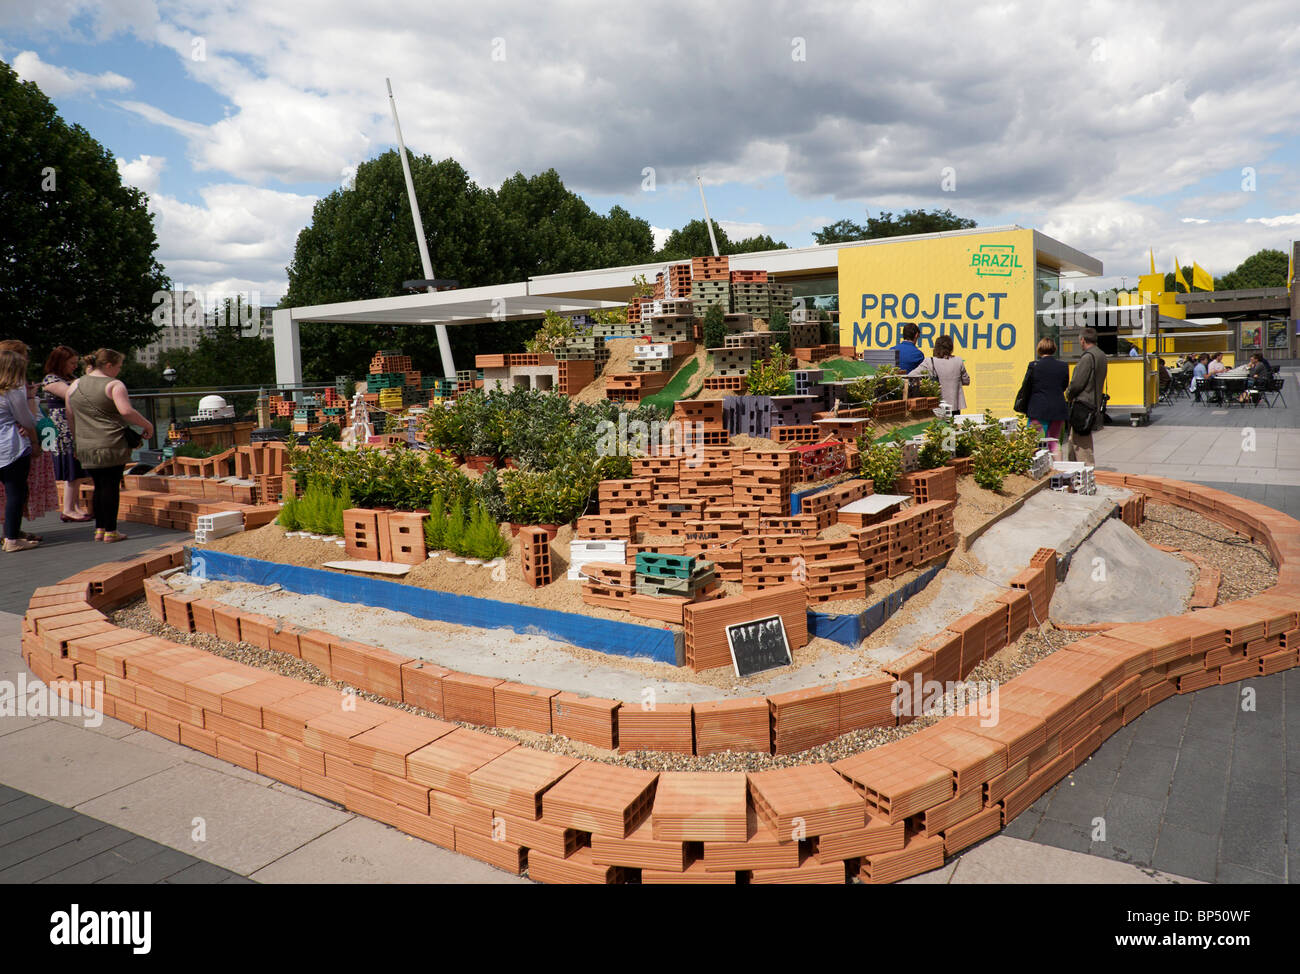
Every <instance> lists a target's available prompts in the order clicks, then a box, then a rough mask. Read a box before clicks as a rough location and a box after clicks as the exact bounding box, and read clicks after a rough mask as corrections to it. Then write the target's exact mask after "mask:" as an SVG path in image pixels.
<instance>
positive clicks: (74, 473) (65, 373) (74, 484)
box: [41, 345, 90, 521]
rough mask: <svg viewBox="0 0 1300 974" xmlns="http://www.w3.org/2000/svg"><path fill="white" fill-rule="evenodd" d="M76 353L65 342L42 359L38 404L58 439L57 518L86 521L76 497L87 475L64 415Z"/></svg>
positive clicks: (56, 445) (70, 427)
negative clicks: (60, 486) (59, 485)
mask: <svg viewBox="0 0 1300 974" xmlns="http://www.w3.org/2000/svg"><path fill="white" fill-rule="evenodd" d="M77 364H78V359H77V353H76V352H74V351H73V350H72V349H70V348H69V347H68V346H67V345H56V346H55V347H54V351H52V352H50V356H49V358H47V359H46V360H45V379H44V381H43V382H42V383H41V388H42V396H41V406H43V407H44V409H45V412H46V414H47V415H48V416H49V417H50V421H51V422H52V423H54V428H55V430H56V431H57V434H58V438H57V439H56V440H55V443H54V451H53V452H54V479H55V480H59V481H62V482H63V511H62V513H60V514H59V520H61V521H89V520H90V515H89V514H87V513H86V510H85V508H83V507H82V506H81V505H80V504H79V503H78V500H79V498H80V496H81V485H82V484H84V483H86V482H87V481H88V480H89V478H88V477H87V476H86V472H85V471H84V470H82V469H81V461H80V460H78V459H77V451H76V450H75V449H74V448H73V445H72V438H73V429H72V421H71V420H70V419H69V417H68V390H69V389H71V388H72V383H73V381H75V379H76V375H77Z"/></svg>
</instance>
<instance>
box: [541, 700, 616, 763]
mask: <svg viewBox="0 0 1300 974" xmlns="http://www.w3.org/2000/svg"><path fill="white" fill-rule="evenodd" d="M620 706H621V703H620V701H618V700H608V699H606V698H604V697H584V696H580V695H578V694H576V693H569V692H567V691H563V692H560V693H557V694H556V695H555V696H553V697H552V698H551V728H552V731H553V732H554V733H556V734H561V735H563V736H564V737H568V738H572V739H573V740H575V741H584V742H585V743H587V744H594V745H595V746H596V747H603V748H605V749H607V750H613V749H614V748H616V747H618V718H617V716H616V714H617V712H618V708H619V707H620Z"/></svg>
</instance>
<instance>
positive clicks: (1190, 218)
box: [1178, 216, 1210, 223]
mask: <svg viewBox="0 0 1300 974" xmlns="http://www.w3.org/2000/svg"><path fill="white" fill-rule="evenodd" d="M1178 222H1179V223H1209V222H1210V221H1209V220H1203V219H1200V218H1199V217H1194V216H1185V217H1183V218H1182V219H1181V220H1179V221H1178Z"/></svg>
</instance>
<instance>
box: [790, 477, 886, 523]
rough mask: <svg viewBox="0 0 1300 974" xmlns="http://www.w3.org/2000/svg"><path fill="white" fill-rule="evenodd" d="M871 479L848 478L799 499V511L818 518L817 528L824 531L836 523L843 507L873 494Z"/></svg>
mask: <svg viewBox="0 0 1300 974" xmlns="http://www.w3.org/2000/svg"><path fill="white" fill-rule="evenodd" d="M871 491H872V484H871V481H870V480H859V479H856V478H855V479H853V480H846V481H844V482H843V483H839V484H835V485H834V486H832V487H828V488H826V489H825V490H819V491H818V492H817V493H815V494H812V495H810V496H807V497H804V498H802V499H801V500H800V501H799V513H800V514H806V515H808V516H810V517H814V518H816V519H817V530H818V531H824V530H826V529H827V528H829V527H830V526H831V525H832V524H834V523H836V520H837V516H838V514H839V510H840V508H841V507H843V506H845V505H846V504H852V503H853V502H854V501H856V500H861V499H862V498H863V497H868V496H870V495H871Z"/></svg>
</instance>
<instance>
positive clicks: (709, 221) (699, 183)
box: [695, 173, 721, 257]
mask: <svg viewBox="0 0 1300 974" xmlns="http://www.w3.org/2000/svg"><path fill="white" fill-rule="evenodd" d="M695 184H696V185H697V186H699V187H700V202H701V203H703V204H704V225H705V227H707V228H708V231H709V243H711V244H712V245H713V256H714V257H719V256H721V255H720V254H719V253H718V238H717V237H715V236H714V235H713V220H712V219H710V217H709V201H708V200H706V199H705V198H704V183H703V181H702V180H701V179H700V174H699V173H696V174H695Z"/></svg>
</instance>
